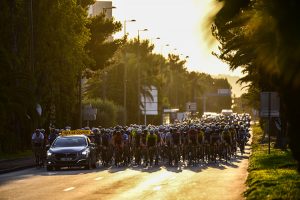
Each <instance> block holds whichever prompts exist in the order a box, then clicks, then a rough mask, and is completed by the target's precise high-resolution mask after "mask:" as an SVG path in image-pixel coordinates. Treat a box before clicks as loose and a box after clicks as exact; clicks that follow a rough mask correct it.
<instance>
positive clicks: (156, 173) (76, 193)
mask: <svg viewBox="0 0 300 200" xmlns="http://www.w3.org/2000/svg"><path fill="white" fill-rule="evenodd" d="M246 148H247V151H246V154H244V156H238V157H237V158H236V159H234V160H232V161H231V162H229V163H226V162H221V163H216V164H214V163H210V164H203V165H201V166H197V167H185V166H181V167H179V168H176V167H153V168H141V167H138V168H134V167H131V168H116V167H112V168H108V169H107V168H102V167H98V168H97V169H94V170H84V169H62V170H59V171H53V172H47V171H46V170H45V169H35V168H31V169H27V170H22V171H17V172H11V173H7V174H2V175H0V199H1V200H2V199H28V200H29V199H30V200H33V199H45V200H46V199H51V200H54V199H72V200H73V199H80V200H83V199H97V200H98V199H105V200H107V199H117V200H120V199H130V200H133V199H151V200H153V199H170V200H173V199H185V200H186V199H213V200H218V199H222V200H226V199H228V200H229V199H230V200H234V199H243V196H242V193H243V191H244V190H245V189H246V188H245V187H246V186H245V180H246V178H247V167H248V157H249V148H250V146H247V147H246ZM238 155H239V154H238Z"/></svg>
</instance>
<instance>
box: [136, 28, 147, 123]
mask: <svg viewBox="0 0 300 200" xmlns="http://www.w3.org/2000/svg"><path fill="white" fill-rule="evenodd" d="M144 31H148V29H146V28H145V29H141V30H138V44H140V32H144ZM139 57H140V56H139V54H138V59H137V65H138V63H139V59H140V58H139ZM140 73H141V69H140V66H138V95H137V96H138V101H137V102H138V122H139V123H140V93H141V88H140V85H141V77H140ZM144 99H145V98H144ZM144 115H145V118H146V105H144ZM145 122H146V121H145Z"/></svg>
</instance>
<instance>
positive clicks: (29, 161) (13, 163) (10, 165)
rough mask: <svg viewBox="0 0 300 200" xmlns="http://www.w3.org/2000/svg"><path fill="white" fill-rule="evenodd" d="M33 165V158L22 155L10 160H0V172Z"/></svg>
mask: <svg viewBox="0 0 300 200" xmlns="http://www.w3.org/2000/svg"><path fill="white" fill-rule="evenodd" d="M30 167H34V158H33V157H32V156H30V157H24V158H17V159H11V160H0V174H3V173H8V172H12V171H16V170H21V169H26V168H30Z"/></svg>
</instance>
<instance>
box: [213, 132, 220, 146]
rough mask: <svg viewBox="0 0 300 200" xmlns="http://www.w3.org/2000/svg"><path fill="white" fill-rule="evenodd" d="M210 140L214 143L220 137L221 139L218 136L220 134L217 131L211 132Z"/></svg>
mask: <svg viewBox="0 0 300 200" xmlns="http://www.w3.org/2000/svg"><path fill="white" fill-rule="evenodd" d="M211 139H212V140H211V142H212V144H215V143H216V142H217V141H219V140H220V139H221V136H220V134H219V133H217V132H213V133H212V134H211Z"/></svg>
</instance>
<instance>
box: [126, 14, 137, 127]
mask: <svg viewBox="0 0 300 200" xmlns="http://www.w3.org/2000/svg"><path fill="white" fill-rule="evenodd" d="M127 22H136V20H135V19H131V20H124V38H125V36H126V34H127V32H126V23H127ZM125 59H126V51H125ZM123 81H124V82H123V85H124V102H123V103H124V105H123V106H124V125H125V126H126V124H127V67H126V61H125V63H124V80H123Z"/></svg>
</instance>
